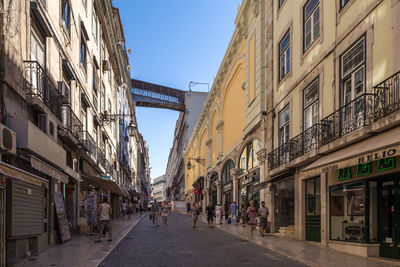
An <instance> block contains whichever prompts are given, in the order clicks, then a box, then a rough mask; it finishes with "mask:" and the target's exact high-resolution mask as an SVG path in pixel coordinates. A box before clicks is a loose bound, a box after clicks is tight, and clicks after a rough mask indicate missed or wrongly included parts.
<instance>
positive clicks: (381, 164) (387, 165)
mask: <svg viewBox="0 0 400 267" xmlns="http://www.w3.org/2000/svg"><path fill="white" fill-rule="evenodd" d="M394 168H396V158H386V159H380V160H379V161H378V172H381V171H386V170H390V169H394Z"/></svg>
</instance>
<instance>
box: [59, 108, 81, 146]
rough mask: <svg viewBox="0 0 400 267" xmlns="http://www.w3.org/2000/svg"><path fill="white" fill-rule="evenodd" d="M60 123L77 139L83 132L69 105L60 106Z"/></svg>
mask: <svg viewBox="0 0 400 267" xmlns="http://www.w3.org/2000/svg"><path fill="white" fill-rule="evenodd" d="M62 123H63V126H64V128H65V129H67V130H68V131H69V132H71V133H72V134H73V135H74V136H75V137H76V138H77V139H79V134H80V133H81V132H82V131H83V124H82V122H81V121H80V120H79V119H78V117H77V116H76V115H75V113H74V112H73V111H72V109H71V106H70V105H63V106H62Z"/></svg>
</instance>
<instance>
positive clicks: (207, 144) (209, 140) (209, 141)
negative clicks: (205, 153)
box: [206, 138, 212, 147]
mask: <svg viewBox="0 0 400 267" xmlns="http://www.w3.org/2000/svg"><path fill="white" fill-rule="evenodd" d="M211 144H212V139H211V138H208V140H207V141H206V146H208V147H209V146H211Z"/></svg>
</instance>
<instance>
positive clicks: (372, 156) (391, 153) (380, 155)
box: [358, 148, 397, 164]
mask: <svg viewBox="0 0 400 267" xmlns="http://www.w3.org/2000/svg"><path fill="white" fill-rule="evenodd" d="M396 154H397V151H396V149H395V148H391V149H387V150H383V151H379V152H377V153H372V154H369V155H366V156H363V157H360V158H358V164H362V163H366V162H371V161H376V160H379V159H383V158H387V157H393V156H394V155H396Z"/></svg>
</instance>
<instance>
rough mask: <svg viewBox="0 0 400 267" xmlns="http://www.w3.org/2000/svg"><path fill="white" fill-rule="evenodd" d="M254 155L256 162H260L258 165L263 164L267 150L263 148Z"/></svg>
mask: <svg viewBox="0 0 400 267" xmlns="http://www.w3.org/2000/svg"><path fill="white" fill-rule="evenodd" d="M256 155H257V160H258V162H260V164H264V163H265V159H266V157H267V150H266V149H265V148H262V149H260V150H259V151H258V152H257V153H256Z"/></svg>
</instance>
